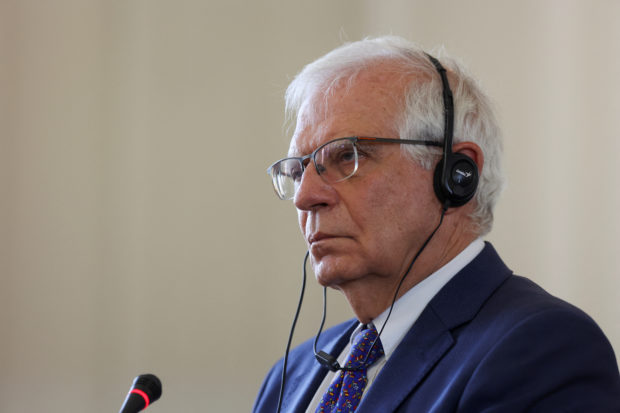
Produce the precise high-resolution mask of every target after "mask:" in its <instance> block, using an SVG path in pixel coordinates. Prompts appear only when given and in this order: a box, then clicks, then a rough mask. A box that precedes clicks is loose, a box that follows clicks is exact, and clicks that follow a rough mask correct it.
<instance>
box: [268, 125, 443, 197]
mask: <svg viewBox="0 0 620 413" xmlns="http://www.w3.org/2000/svg"><path fill="white" fill-rule="evenodd" d="M341 140H349V141H351V142H352V143H353V146H354V147H355V157H356V162H355V168H354V169H353V172H352V173H351V174H350V175H348V176H346V177H344V178H342V179H340V180H338V181H335V182H332V183H336V182H342V181H345V180H347V179H349V178H350V177H352V176H353V175H355V172H357V168H358V163H357V157H358V155H357V146H356V143H357V142H360V141H363V142H365V143H398V144H406V145H424V146H435V147H439V148H441V147H443V146H444V145H443V142H437V141H430V140H424V139H396V138H378V137H371V136H347V137H343V138H336V139H332V140H330V141H328V142H325V143H324V144H322V145H321V146H319V147H318V148H316V149H315V150H314V151H312V153H310V154H308V155H304V156H290V157H286V158H282V159H279V160H277V161H276V162H274V163H272V164H271V165H270V166H269V168H267V174H268V175H269V176H271V178H272V184H273V189H274V190H275V192H276V195H277V196H278V198H280V199H281V200H283V201H285V200H289V199H293V197H294V195H293V196H292V197H288V198H287V197H283V196H282V195H281V194H280V191H279V190H278V186H277V184H276V179H275V176H274V175H273V174H272V170H273V168H274V167H275V166H276V165H278V164H279V163H281V162H282V161H286V160H289V159H295V160H298V161H299V163H300V164H301V173H302V175H303V173H304V171H305V170H306V160H308V159H310V160H312V164H313V165H314V168H315V169H316V171H317V174H318V175H319V176H322V175H321V170H320V169H321V168H319V167H318V166H317V163H316V154H317V153H318V152H319V151H320V150H321V149H323V148H324V147H325V146H327V145H329V144H331V143H333V142H336V141H341Z"/></svg>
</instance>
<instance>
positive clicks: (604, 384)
mask: <svg viewBox="0 0 620 413" xmlns="http://www.w3.org/2000/svg"><path fill="white" fill-rule="evenodd" d="M444 67H445V69H444ZM286 98H287V99H286V100H287V112H288V113H289V115H292V116H294V117H295V119H296V124H295V126H296V127H295V132H294V134H293V138H292V140H291V144H290V148H289V157H288V158H285V159H283V160H280V161H278V162H276V163H275V164H273V165H272V166H271V167H270V174H271V175H272V178H273V180H274V187H275V189H276V192H277V194H278V195H279V196H280V198H282V199H292V200H293V202H294V204H295V207H296V208H297V210H298V216H299V225H300V228H301V231H302V234H303V236H304V238H305V240H306V242H307V244H308V250H309V254H310V257H311V262H312V266H313V269H314V272H315V274H316V277H317V280H318V282H319V283H320V284H321V285H322V286H325V287H330V288H335V289H337V290H339V291H341V292H342V293H343V294H344V296H345V297H346V299H347V300H348V302H349V304H350V306H351V308H352V309H353V311H354V313H355V315H356V318H357V319H356V320H353V321H351V322H346V323H343V324H341V325H338V326H336V327H333V328H331V329H329V330H327V331H325V332H324V333H322V334H321V335H320V338H318V348H317V351H318V350H322V351H324V352H319V356H318V357H317V358H315V352H314V349H313V342H314V340H310V341H308V342H306V343H304V344H302V345H300V346H299V347H297V348H296V349H294V350H292V351H291V353H290V355H289V357H288V367H287V369H286V373H285V375H284V378H285V386H284V389H283V394H281V395H280V392H281V388H282V386H281V384H282V377H283V375H282V370H283V363H282V362H279V363H277V364H276V365H275V366H274V368H273V369H272V371H271V372H270V373H269V375H268V376H267V378H266V380H265V382H264V383H263V386H262V388H261V390H260V392H259V395H258V397H257V400H256V403H255V406H254V411H255V412H261V413H262V412H275V411H277V410H278V404H281V406H280V408H281V411H283V412H315V411H316V412H332V411H334V412H335V411H338V412H341V411H342V412H350V411H356V412H472V413H474V412H503V413H505V412H524V411H528V412H529V411H533V412H560V411H561V412H619V411H620V376H619V374H618V367H617V364H616V359H615V355H614V353H613V350H612V348H611V346H610V344H609V342H608V341H607V339H606V338H605V336H604V335H603V333H602V332H601V331H600V329H599V328H598V327H597V326H596V324H595V323H594V322H593V321H592V320H591V319H590V318H589V317H588V316H587V315H585V314H584V313H583V312H581V311H580V310H578V309H576V308H575V307H573V306H571V305H569V304H567V303H565V302H563V301H561V300H559V299H556V298H554V297H552V296H551V295H549V294H548V293H546V292H545V291H543V290H542V289H541V288H540V287H538V286H536V285H535V284H534V283H532V282H531V281H529V280H527V279H525V278H522V277H519V276H516V275H513V274H512V272H511V271H510V270H509V269H508V268H507V267H506V266H505V265H504V264H503V263H502V261H501V259H500V258H499V256H498V255H497V253H496V252H495V250H494V249H493V247H492V246H491V245H490V244H488V243H486V244H485V243H484V242H483V241H482V240H481V237H482V236H484V235H485V234H486V233H488V231H489V230H490V229H491V225H492V220H493V207H494V205H495V202H496V200H497V197H498V195H499V192H500V191H501V187H502V182H503V178H502V172H501V141H500V137H499V135H500V133H499V128H498V127H497V125H496V121H495V118H494V115H493V113H492V110H491V107H490V105H489V103H488V100H487V98H486V97H485V95H484V94H483V93H482V92H481V91H480V89H479V88H478V86H477V84H476V82H475V81H474V80H473V79H472V78H471V77H469V76H468V75H467V74H466V73H465V72H464V70H463V69H462V68H461V67H459V65H458V64H456V63H455V62H453V61H452V60H449V59H445V58H444V59H442V61H441V62H439V61H438V60H436V59H435V58H434V57H432V56H430V55H427V54H425V53H424V52H423V51H422V50H420V49H419V48H417V47H416V46H414V45H412V44H409V43H408V42H406V41H405V40H403V39H400V38H395V37H385V38H378V39H368V40H364V41H361V42H356V43H352V44H348V45H345V46H343V47H341V48H339V49H336V50H334V51H332V52H331V53H329V54H327V55H326V56H324V57H322V58H320V59H318V60H317V61H315V62H314V63H312V64H310V65H308V66H306V68H304V70H303V71H302V72H301V73H300V74H299V75H298V76H297V77H296V78H295V80H294V81H293V82H292V83H291V85H290V86H289V89H288V90H287V96H286ZM318 359H321V360H322V361H321V363H319V362H318V361H317V360H318ZM335 359H337V360H335ZM328 367H329V368H328ZM330 369H331V370H334V371H330Z"/></svg>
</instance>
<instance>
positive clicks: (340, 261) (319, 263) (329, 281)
mask: <svg viewBox="0 0 620 413" xmlns="http://www.w3.org/2000/svg"><path fill="white" fill-rule="evenodd" d="M312 268H313V270H314V274H315V276H316V279H317V281H318V283H319V284H320V285H321V286H323V287H333V288H337V286H338V285H340V284H343V283H347V282H351V281H354V280H355V279H356V278H360V274H361V273H362V271H361V269H360V268H359V267H358V265H356V263H355V262H351V261H350V260H349V259H346V258H335V257H334V258H332V257H323V258H321V259H320V260H315V259H314V258H313V260H312Z"/></svg>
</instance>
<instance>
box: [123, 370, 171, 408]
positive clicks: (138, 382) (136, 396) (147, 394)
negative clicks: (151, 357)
mask: <svg viewBox="0 0 620 413" xmlns="http://www.w3.org/2000/svg"><path fill="white" fill-rule="evenodd" d="M160 397H161V381H160V380H159V379H158V378H157V376H155V375H154V374H141V375H139V376H138V377H136V378H135V379H134V381H133V384H132V385H131V389H129V393H128V394H127V398H126V399H125V402H124V403H123V406H122V407H121V410H120V411H119V413H137V412H139V411H140V410H144V409H146V408H147V407H148V406H149V404H151V403H153V402H154V401H156V400H158V399H159V398H160Z"/></svg>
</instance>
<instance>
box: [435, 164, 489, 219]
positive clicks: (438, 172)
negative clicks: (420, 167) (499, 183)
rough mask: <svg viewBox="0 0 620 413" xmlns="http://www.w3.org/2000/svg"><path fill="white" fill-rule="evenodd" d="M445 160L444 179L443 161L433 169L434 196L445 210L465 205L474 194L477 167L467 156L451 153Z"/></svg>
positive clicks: (476, 182)
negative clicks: (444, 171)
mask: <svg viewBox="0 0 620 413" xmlns="http://www.w3.org/2000/svg"><path fill="white" fill-rule="evenodd" d="M446 159H447V168H446V174H445V177H444V176H443V175H444V173H443V170H444V166H443V163H444V160H443V159H442V160H441V161H439V162H438V163H437V166H436V167H435V175H434V177H433V187H434V188H435V194H436V195H437V198H439V201H440V202H441V203H442V204H443V205H444V206H445V207H446V208H450V207H459V206H462V205H465V204H466V203H467V202H469V200H470V199H472V198H473V196H474V194H475V193H476V188H477V187H478V166H477V165H476V163H475V162H474V161H473V160H472V159H471V158H470V157H469V156H467V155H463V154H461V153H452V154H450V155H449V156H447V157H446Z"/></svg>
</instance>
